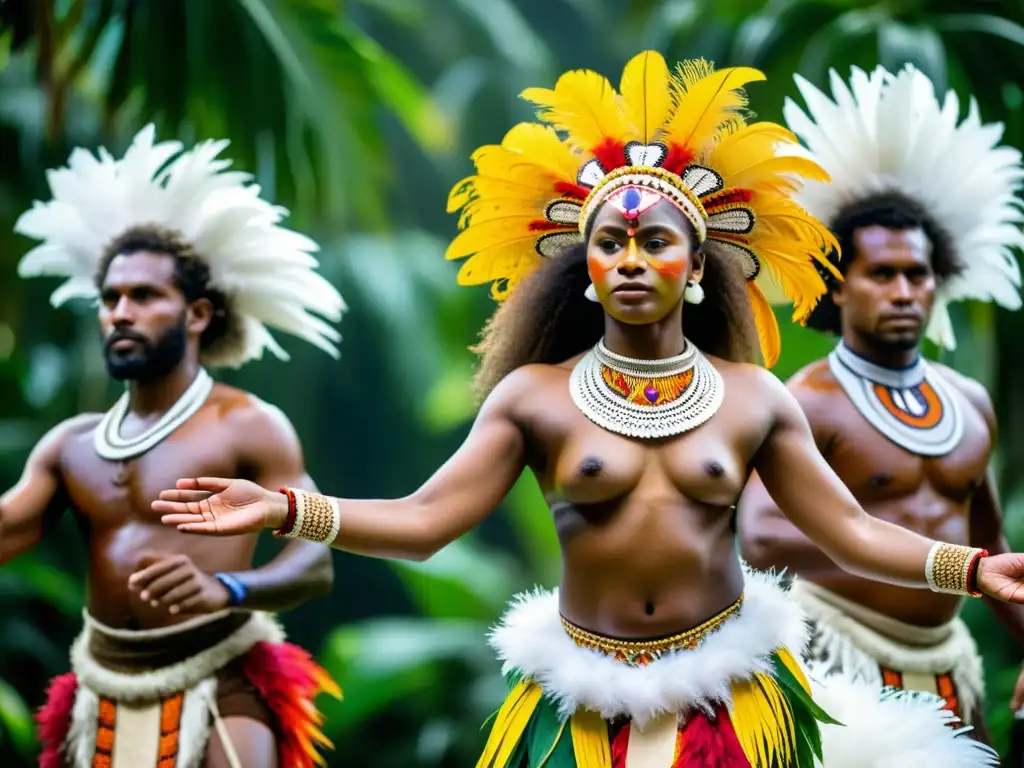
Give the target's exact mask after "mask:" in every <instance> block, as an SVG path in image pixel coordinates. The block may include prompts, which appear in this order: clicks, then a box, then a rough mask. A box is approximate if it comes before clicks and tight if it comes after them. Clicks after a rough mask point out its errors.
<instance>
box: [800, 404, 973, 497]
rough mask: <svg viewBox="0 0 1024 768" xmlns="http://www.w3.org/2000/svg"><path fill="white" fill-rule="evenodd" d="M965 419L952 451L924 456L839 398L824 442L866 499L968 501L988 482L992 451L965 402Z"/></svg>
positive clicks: (842, 475)
mask: <svg viewBox="0 0 1024 768" xmlns="http://www.w3.org/2000/svg"><path fill="white" fill-rule="evenodd" d="M963 418H964V432H963V436H962V438H961V439H960V441H959V442H958V443H957V444H956V446H955V447H954V448H953V449H952V450H951V451H949V452H948V453H946V454H945V455H942V456H933V457H926V456H919V455H916V454H914V453H912V452H910V451H909V450H907V449H906V448H903V447H902V446H900V445H897V444H896V443H894V442H892V441H891V440H889V439H888V438H887V437H885V436H884V435H882V434H881V433H880V432H879V431H878V430H877V429H875V428H874V427H872V426H871V425H870V424H869V423H868V422H867V421H866V420H865V419H864V417H863V416H861V414H860V413H859V412H858V411H857V409H856V408H855V407H854V406H853V404H852V403H850V402H849V400H846V399H845V398H839V397H837V398H836V404H835V408H834V409H833V410H832V411H831V415H830V418H829V423H827V424H825V425H823V428H821V429H820V433H819V438H820V439H819V443H820V444H822V448H823V453H824V454H825V458H826V459H828V461H829V464H831V465H832V467H833V469H835V470H836V472H837V474H838V475H839V476H840V478H841V479H842V480H843V482H844V483H845V484H846V485H847V487H849V488H850V490H851V491H853V493H854V494H855V495H856V496H857V497H858V499H861V500H862V501H863V502H865V503H868V502H870V501H886V500H891V499H896V498H900V497H905V496H913V495H915V494H927V495H933V496H936V497H940V498H946V499H948V500H950V501H952V502H956V503H963V502H966V501H967V500H969V499H970V497H971V495H972V494H973V492H974V491H975V490H976V489H977V488H978V486H979V485H980V484H981V483H982V481H983V480H984V477H985V472H986V470H987V467H988V463H989V459H990V457H991V453H992V441H991V436H990V434H989V430H988V426H987V425H986V423H985V421H984V419H983V418H982V417H981V415H980V414H979V413H978V412H977V411H976V410H975V409H974V408H972V407H970V406H969V405H967V404H964V406H963ZM817 426H818V425H816V427H817ZM815 431H816V432H819V429H818V428H816V430H815Z"/></svg>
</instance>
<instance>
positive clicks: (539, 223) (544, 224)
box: [528, 219, 574, 232]
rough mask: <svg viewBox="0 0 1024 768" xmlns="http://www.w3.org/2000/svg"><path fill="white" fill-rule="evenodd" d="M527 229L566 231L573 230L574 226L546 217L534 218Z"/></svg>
mask: <svg viewBox="0 0 1024 768" xmlns="http://www.w3.org/2000/svg"><path fill="white" fill-rule="evenodd" d="M528 229H529V230H530V231H531V232H550V231H551V230H553V229H563V230H566V231H567V232H572V231H574V228H573V227H571V226H567V225H565V224H559V223H557V222H554V221H548V220H547V219H534V220H533V221H531V222H530V225H529V227H528Z"/></svg>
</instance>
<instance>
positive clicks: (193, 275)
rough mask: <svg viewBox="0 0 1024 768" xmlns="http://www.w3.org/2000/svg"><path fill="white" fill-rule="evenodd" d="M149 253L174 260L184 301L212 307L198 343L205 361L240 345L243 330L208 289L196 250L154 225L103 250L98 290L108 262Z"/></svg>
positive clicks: (228, 307) (219, 295)
mask: <svg viewBox="0 0 1024 768" xmlns="http://www.w3.org/2000/svg"><path fill="white" fill-rule="evenodd" d="M143 251H148V252H150V253H159V254H164V255H167V256H170V257H171V258H173V259H174V286H175V287H176V288H177V289H178V290H179V291H181V293H182V295H183V296H184V297H185V301H187V302H189V303H192V302H193V301H197V300H199V299H207V300H208V301H209V302H210V303H211V304H212V305H213V317H212V319H211V320H210V324H209V325H208V326H207V327H206V330H205V331H203V335H202V336H201V337H200V339H199V349H200V352H201V354H202V355H203V356H204V357H207V356H209V357H217V356H219V355H220V354H222V352H221V351H222V350H224V349H225V348H233V347H235V346H236V345H239V344H241V342H242V335H243V328H242V326H241V323H240V322H238V319H237V317H236V315H235V314H234V313H233V312H232V311H231V303H230V301H229V300H228V297H227V295H226V294H225V293H224V292H223V291H220V290H218V289H216V288H214V287H213V286H211V285H210V268H209V266H207V264H206V262H205V261H203V259H202V258H200V256H199V255H198V254H197V253H196V251H195V249H194V248H193V247H192V245H191V244H190V243H188V242H187V241H186V240H185V239H184V238H183V237H182V236H181V235H180V234H178V233H177V232H174V231H173V230H170V229H166V228H163V227H159V226H156V225H144V226H139V227H132V228H131V229H129V230H127V231H126V232H124V233H123V234H121V235H119V236H118V237H116V238H115V239H114V240H113V241H111V242H110V243H109V244H108V245H107V247H106V249H104V252H103V257H102V258H101V259H100V265H99V269H98V271H97V273H96V285H97V286H98V287H100V288H102V286H103V281H104V280H105V279H106V277H107V270H109V269H110V262H112V261H113V260H114V258H115V257H117V256H131V255H132V254H135V253H141V252H143Z"/></svg>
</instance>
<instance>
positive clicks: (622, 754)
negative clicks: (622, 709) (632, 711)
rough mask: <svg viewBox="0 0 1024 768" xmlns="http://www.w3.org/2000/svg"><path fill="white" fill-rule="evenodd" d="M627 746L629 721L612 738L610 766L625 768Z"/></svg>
mask: <svg viewBox="0 0 1024 768" xmlns="http://www.w3.org/2000/svg"><path fill="white" fill-rule="evenodd" d="M628 747H629V723H626V724H625V725H624V726H622V727H621V728H620V729H619V732H618V733H617V734H615V738H614V739H612V747H611V751H612V768H626V749H627V748H628Z"/></svg>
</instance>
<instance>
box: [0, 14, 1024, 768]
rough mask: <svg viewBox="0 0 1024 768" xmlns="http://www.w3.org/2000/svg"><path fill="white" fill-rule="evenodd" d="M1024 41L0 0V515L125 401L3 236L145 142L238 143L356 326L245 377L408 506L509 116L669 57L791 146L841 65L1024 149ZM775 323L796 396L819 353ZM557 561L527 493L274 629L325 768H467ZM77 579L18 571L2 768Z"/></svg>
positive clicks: (62, 532)
mask: <svg viewBox="0 0 1024 768" xmlns="http://www.w3.org/2000/svg"><path fill="white" fill-rule="evenodd" d="M1022 24H1024V8H1022V6H1021V5H1020V3H1019V2H1018V1H1017V0H987V1H986V2H983V3H981V2H967V0H961V1H960V2H956V1H955V0H942V1H936V0H932V1H930V0H902V1H899V2H860V1H859V0H767V2H766V1H764V0H716V2H714V3H711V2H701V0H548V1H547V2H536V1H535V0H529V1H528V2H515V1H514V0H349V2H347V3H337V2H334V0H218V1H217V2H210V0H179V2H173V3H172V2H150V1H149V0H0V275H2V277H0V402H2V403H4V406H3V407H4V410H3V411H2V413H0V417H2V419H3V420H2V421H0V487H4V488H6V487H8V486H10V485H11V484H12V483H13V482H14V481H15V480H16V478H17V476H18V473H19V472H20V468H21V465H22V463H23V462H24V459H25V457H26V455H27V453H28V451H29V450H30V448H31V446H32V445H33V444H34V442H35V441H36V440H37V439H38V438H39V437H40V435H41V434H42V433H43V432H44V431H45V430H46V429H47V428H48V427H49V426H50V425H52V424H54V423H56V422H58V421H59V420H60V419H62V418H65V417H67V416H68V415H70V414H72V413H75V412H79V411H83V410H96V409H101V408H105V407H106V406H107V405H108V404H109V403H110V402H111V400H112V398H113V396H114V394H115V393H114V391H113V389H112V388H111V387H110V385H109V384H108V383H107V381H106V378H105V375H104V371H103V370H102V367H101V366H100V365H99V363H100V361H99V360H98V355H97V354H96V346H95V331H94V322H93V320H92V318H91V317H90V316H89V314H88V311H84V312H81V313H75V312H71V311H67V310H61V311H59V312H55V311H52V310H51V309H50V308H49V307H48V305H47V295H48V293H49V291H50V290H51V289H52V285H50V284H48V283H47V282H46V281H35V282H33V283H27V284H26V283H23V282H22V281H20V280H18V279H17V278H16V263H17V259H18V258H19V257H20V255H21V254H23V253H24V252H25V251H26V249H27V246H28V243H27V242H26V241H25V240H24V239H22V238H19V237H17V236H15V235H13V234H12V233H11V229H12V226H13V223H14V220H15V219H16V217H17V215H18V214H19V213H20V212H21V211H22V210H24V209H25V208H26V207H28V205H29V204H30V203H31V200H32V199H33V198H35V197H38V196H42V195H43V194H45V186H44V182H45V178H44V173H43V172H44V170H45V169H46V168H47V167H50V166H53V165H56V164H60V163H62V162H63V161H64V160H65V159H66V157H67V154H68V152H69V151H70V149H71V147H73V146H78V145H81V146H87V147H95V146H98V145H99V144H106V145H107V146H109V147H111V149H113V150H120V149H122V148H123V147H124V146H125V144H126V142H127V141H128V140H129V138H130V136H131V135H132V134H133V133H134V132H135V130H137V129H138V128H139V127H141V125H143V124H144V123H146V122H149V121H153V122H155V123H156V124H157V128H158V131H159V133H160V134H161V135H163V136H170V135H176V136H179V137H181V138H182V139H185V140H189V139H192V138H195V137H206V136H218V137H219V136H227V137H230V138H231V140H232V146H231V149H230V150H229V153H230V155H231V156H233V157H235V158H236V159H237V163H238V165H240V166H242V167H244V168H246V169H251V170H253V171H254V172H255V173H256V175H257V178H258V180H259V182H260V183H261V184H262V186H263V187H264V189H265V190H266V191H267V193H268V194H269V195H271V196H272V197H274V198H275V199H276V200H279V201H280V202H282V203H283V204H285V205H287V206H288V207H289V208H291V209H292V210H293V211H294V219H293V223H294V225H295V226H297V227H299V228H301V229H304V230H306V231H309V232H311V234H313V236H314V237H317V238H318V239H319V241H320V242H321V243H322V244H323V263H324V270H325V272H326V273H327V274H328V276H329V277H330V278H331V279H332V280H333V281H335V282H336V284H338V285H339V286H340V287H341V290H342V292H343V294H344V295H345V297H346V299H347V301H348V303H349V305H350V307H351V310H350V313H349V315H348V316H347V318H346V320H345V321H344V322H343V325H342V330H343V333H344V334H345V340H344V342H343V353H344V357H343V360H342V363H341V364H335V363H333V362H332V361H330V360H329V359H327V358H324V357H323V356H322V355H319V354H318V353H316V352H315V351H312V350H307V349H303V348H301V346H300V345H299V344H292V345H289V348H290V349H291V350H292V351H293V354H294V359H293V362H292V363H290V365H289V367H287V368H284V367H283V366H281V365H280V364H277V363H276V362H266V363H257V364H254V365H252V366H250V367H248V368H247V369H246V370H244V371H243V372H241V373H237V374H232V375H231V376H230V379H231V380H232V381H233V382H235V383H239V384H241V385H243V386H245V387H247V388H250V389H252V390H254V391H256V392H258V393H260V394H261V395H262V396H264V397H266V398H267V399H269V400H271V401H273V402H275V403H277V404H279V405H280V406H281V407H282V408H283V409H284V410H285V411H286V412H287V413H288V414H289V415H290V416H291V418H292V419H293V421H294V422H295V424H296V426H297V428H298V430H299V432H300V434H301V435H302V437H303V441H304V445H305V448H306V453H307V461H308V463H309V465H310V469H311V471H312V474H313V475H314V477H316V478H317V480H318V483H319V484H320V486H321V487H322V488H324V489H325V490H327V491H333V492H335V493H339V494H344V495H350V496H398V495H402V494H404V493H407V492H409V491H410V490H412V489H413V488H415V487H416V485H418V484H419V483H420V482H422V481H423V480H424V479H425V478H426V477H427V476H428V475H429V473H430V472H431V471H432V470H433V469H434V468H435V467H436V466H437V465H438V464H439V463H440V462H441V461H442V460H443V459H444V458H445V457H446V456H447V455H448V454H449V453H450V452H451V451H452V450H453V449H454V448H455V446H456V445H457V444H458V442H459V441H460V440H461V438H462V436H463V435H464V433H465V430H466V428H467V422H468V419H469V418H471V416H472V413H473V411H474V408H475V403H474V402H473V400H472V398H471V397H470V395H469V391H468V387H467V386H466V385H467V381H468V377H469V373H470V370H471V365H472V359H471V356H470V354H469V352H468V351H467V349H466V347H467V345H468V344H469V343H471V341H472V340H473V337H474V334H475V332H476V329H478V328H480V327H481V325H482V322H483V320H484V318H485V317H486V315H487V313H488V312H489V311H490V309H491V305H490V301H489V299H487V298H486V292H485V291H479V292H474V291H467V290H463V289H457V288H455V286H454V267H453V266H452V265H450V264H447V263H445V261H444V259H443V257H442V254H443V250H444V244H445V242H446V238H449V237H451V235H452V232H453V229H454V222H453V221H452V220H451V219H450V217H448V216H447V215H446V214H445V211H444V199H445V197H446V195H447V192H448V188H449V187H450V186H451V184H452V183H453V182H454V181H455V180H457V179H459V178H461V177H462V176H464V175H465V174H466V173H467V171H468V170H469V168H470V164H469V160H468V156H469V153H470V151H471V150H472V149H473V148H475V147H476V146H478V145H480V144H484V143H489V142H494V141H496V140H498V139H499V138H500V137H501V135H502V134H503V132H504V131H505V130H506V129H507V128H508V127H509V126H510V125H512V124H513V123H514V122H515V121H517V120H520V119H523V118H525V117H527V116H528V114H529V113H528V109H527V106H526V105H525V104H523V103H522V102H520V101H519V100H518V99H516V94H518V92H519V91H520V90H522V89H523V88H524V87H526V86H529V85H545V84H550V83H551V82H552V81H553V79H554V77H556V76H557V74H558V73H559V72H561V71H562V70H564V69H567V68H570V67H590V68H594V69H598V70H601V71H603V72H606V73H608V74H609V75H610V76H613V75H614V74H615V73H617V72H618V71H620V70H621V67H622V65H623V64H624V63H625V61H626V60H627V59H628V58H629V56H631V55H632V54H634V53H635V52H636V51H637V50H638V49H640V48H643V47H654V48H658V49H660V50H662V51H663V52H664V53H666V55H667V56H668V57H669V58H683V57H691V56H705V57H707V58H709V59H712V60H715V61H716V62H717V63H718V64H720V65H725V64H739V63H743V64H751V65H754V66H757V67H760V68H762V69H764V70H765V71H766V73H767V74H768V81H767V82H766V83H762V84H758V85H757V86H755V87H754V88H752V90H751V97H752V101H753V103H752V106H753V107H754V109H756V110H757V111H758V112H759V113H760V114H761V115H762V116H764V117H767V118H774V119H778V118H779V117H780V116H781V107H782V104H783V101H784V98H785V97H786V96H792V95H795V88H794V86H793V82H792V78H791V74H792V73H793V72H795V71H799V72H800V73H802V74H803V75H804V76H805V77H807V78H808V79H810V80H811V81H812V82H814V83H816V84H819V85H822V84H824V83H825V82H826V80H827V72H828V69H829V68H830V67H834V68H836V69H837V70H838V71H839V72H840V73H842V74H845V73H846V72H847V71H848V68H849V67H850V66H851V65H858V66H861V67H873V66H874V65H875V64H877V63H882V64H884V65H886V66H888V67H890V68H897V67H899V66H901V65H902V64H903V63H904V62H908V61H910V62H914V63H915V64H917V65H918V66H919V67H921V68H922V69H924V70H925V71H926V72H928V73H929V74H930V75H932V76H933V77H934V78H935V79H936V80H937V82H938V83H939V84H940V87H945V86H946V85H948V86H950V87H954V88H956V89H957V90H958V91H959V92H960V93H961V94H962V95H965V94H967V93H973V94H974V95H975V96H976V97H977V99H978V102H979V105H980V108H981V112H982V114H983V115H984V116H986V118H988V119H1001V120H1003V121H1004V122H1005V123H1006V137H1007V140H1008V141H1010V142H1012V143H1014V144H1016V145H1017V146H1021V147H1024V113H1022V110H1024V94H1022V91H1021V87H1020V86H1019V85H1018V83H1021V82H1024V63H1022V62H1024V57H1021V55H1020V54H1021V51H1022V49H1021V47H1020V46H1021V45H1024V26H1022ZM1018 315H1019V313H1018ZM782 319H783V320H784V319H785V318H782ZM955 320H956V321H957V324H958V326H959V327H958V331H957V334H958V337H959V338H960V339H961V340H962V341H961V344H960V347H959V349H958V350H957V352H956V354H955V355H953V356H952V360H951V361H952V363H953V364H954V365H956V366H957V367H958V368H960V369H961V370H965V371H969V372H970V373H972V374H973V375H975V376H977V377H978V378H980V379H982V380H983V381H984V382H985V383H987V384H989V385H990V387H991V389H992V391H993V394H994V397H995V399H996V406H997V410H998V412H999V414H1000V424H1001V425H1002V426H1003V435H1004V437H1003V439H1002V440H1001V442H1000V446H999V457H998V458H999V464H1000V467H1001V471H1000V482H1001V486H1002V489H1003V492H1004V496H1005V497H1006V498H1007V499H1008V503H1007V521H1008V528H1009V531H1010V538H1011V540H1012V541H1013V542H1015V543H1016V544H1017V546H1018V547H1019V546H1024V530H1021V526H1022V525H1024V514H1022V512H1024V510H1022V509H1021V507H1022V505H1024V495H1022V494H1024V488H1022V487H1021V484H1020V480H1019V475H1020V473H1019V471H1015V469H1016V468H1019V467H1020V466H1021V465H1022V462H1024V444H1020V443H1019V442H1017V441H1013V440H1011V439H1008V437H1007V436H1009V435H1012V434H1014V433H1015V432H1017V433H1019V432H1020V431H1021V429H1022V428H1024V396H1022V395H1024V388H1022V386H1021V385H1020V383H1019V377H1017V376H1016V375H1015V374H1016V370H1015V367H1014V366H1015V356H1014V354H1013V349H1014V348H1015V345H1014V342H1013V339H1015V338H1019V336H1020V334H1021V332H1022V331H1024V315H1019V316H1012V315H1007V314H1006V313H1002V314H996V313H994V312H992V311H991V310H990V309H988V308H984V307H980V308H979V307H967V308H963V309H962V310H960V311H959V312H958V315H957V317H956V318H955ZM782 325H783V327H784V328H785V336H784V338H783V358H782V360H781V361H780V364H779V365H778V366H777V368H776V373H778V374H779V375H780V376H782V377H786V376H788V375H789V374H790V373H791V372H793V371H794V370H795V369H796V368H798V367H799V366H801V365H803V364H804V363H805V362H806V361H807V360H809V359H811V358H812V357H813V356H817V355H820V354H822V353H823V352H824V351H825V350H826V349H828V347H829V344H830V342H829V341H828V340H827V339H823V338H821V337H819V336H817V335H815V334H813V333H811V332H809V331H802V330H800V329H793V328H786V325H787V324H786V323H785V322H783V323H782ZM293 382H302V384H301V386H299V387H297V386H295V385H294V383H293ZM553 535H554V534H553V531H552V529H551V525H550V521H549V518H548V517H547V511H546V509H545V507H544V504H543V501H542V499H541V498H540V495H539V492H538V490H537V488H536V485H535V483H534V482H533V481H532V479H531V478H528V477H524V478H523V480H522V481H521V482H520V484H519V485H518V486H517V488H516V491H515V492H514V493H513V495H512V496H511V497H510V499H509V500H508V502H507V503H506V504H505V505H504V507H503V509H502V510H501V511H500V512H499V513H498V514H497V515H495V516H493V517H492V519H490V520H489V521H487V523H485V524H484V525H483V526H482V527H481V528H480V530H479V531H477V532H476V533H474V534H473V535H472V536H471V537H467V538H465V539H463V540H461V541H459V542H458V543H456V544H454V545H452V546H451V547H449V548H447V549H446V550H445V551H443V552H442V553H441V554H439V555H438V556H437V557H435V558H433V559H431V560H430V561H428V562H427V563H423V564H405V563H396V564H389V565H388V566H387V567H384V566H383V565H382V564H381V563H379V562H375V561H370V560H365V559H361V558H354V557H346V556H341V555H338V556H337V557H336V565H337V570H338V574H337V578H336V587H335V590H334V593H333V594H332V595H331V596H329V597H327V598H323V599H322V600H320V601H314V602H313V603H311V604H309V605H307V606H305V607H303V608H302V609H300V610H298V611H295V612H293V613H292V614H289V615H288V616H287V617H285V621H286V624H287V626H288V628H289V630H290V632H291V634H292V637H293V638H294V639H296V640H297V641H299V642H301V643H303V644H305V645H307V647H310V648H313V649H315V650H318V651H319V653H320V656H321V658H322V659H323V661H324V663H325V664H327V665H328V667H329V668H330V669H331V670H332V671H333V672H334V673H335V674H336V676H337V677H338V679H339V680H340V681H341V683H342V685H343V687H344V688H345V690H346V699H345V702H344V703H343V704H341V705H337V706H334V705H333V704H332V705H331V709H330V711H329V716H330V717H329V721H328V729H329V732H330V735H331V736H332V738H334V739H335V741H336V743H337V744H338V751H337V755H336V757H334V758H332V763H331V764H338V765H373V766H375V768H377V767H379V768H389V767H390V766H410V765H419V766H442V765H467V764H472V761H473V760H474V759H475V754H474V753H475V752H476V750H478V749H479V747H480V745H481V743H482V739H483V735H482V734H481V732H480V730H479V725H480V724H481V723H482V722H483V720H484V719H485V718H486V716H487V715H488V714H489V713H490V711H491V710H492V709H493V708H494V707H495V705H496V704H497V703H498V701H499V700H500V697H501V695H502V692H503V687H502V683H501V680H500V678H499V677H498V674H497V668H496V665H495V664H494V662H493V660H492V658H491V657H490V655H489V653H488V651H487V648H486V645H485V642H484V641H485V633H486V627H487V625H488V624H489V623H490V622H492V621H493V620H494V619H495V618H496V617H497V615H498V614H499V612H500V610H501V606H502V605H503V603H504V602H505V600H507V599H508V597H510V596H511V595H512V594H514V593H515V592H516V591H519V590H522V589H526V588H528V587H530V586H531V585H533V584H534V583H541V584H546V585H551V584H553V583H555V581H556V580H557V576H558V571H559V563H558V554H557V547H556V545H555V542H554V539H553ZM270 552H272V545H269V544H268V552H267V553H262V554H270ZM85 557H86V553H85V552H84V550H83V547H82V545H81V541H80V537H79V533H78V530H77V528H76V526H75V525H74V522H73V521H72V520H71V519H70V518H68V519H64V520H62V521H60V522H59V523H57V522H56V521H55V525H54V527H53V531H52V534H51V535H50V536H49V537H48V538H47V541H46V542H45V544H44V545H43V546H40V547H39V548H37V550H36V551H34V552H33V553H31V554H29V555H26V556H24V557H22V558H19V559H18V560H17V561H16V562H15V563H13V564H12V565H10V566H7V567H5V568H3V569H2V570H0V763H2V764H3V765H11V766H28V765H31V764H32V760H31V755H32V753H33V750H34V742H33V735H32V729H31V724H30V722H29V713H30V711H31V708H32V707H35V706H37V705H38V704H39V703H40V701H41V697H42V694H43V690H44V686H45V681H46V679H47V677H48V676H49V675H51V674H53V673H55V672H58V671H62V670H63V669H65V668H66V648H67V645H68V643H69V642H70V640H71V638H72V637H73V636H74V633H75V632H76V630H77V626H78V623H79V611H80V609H81V605H82V595H83V589H84V585H83V580H82V575H83V573H84V562H85ZM969 619H970V621H971V622H972V626H973V628H974V629H975V631H976V635H977V637H978V639H979V642H980V643H981V644H982V647H983V650H984V652H985V654H986V657H987V659H988V660H989V662H990V663H989V673H990V680H989V682H990V691H991V693H992V723H993V729H994V730H995V731H996V732H997V735H998V734H1000V733H1005V730H1006V727H1007V724H1008V716H1009V713H1008V712H1006V709H1005V701H1006V699H1007V696H1008V691H1009V689H1010V688H1011V687H1012V683H1013V680H1014V679H1015V677H1016V673H1017V664H1019V662H1020V658H1021V654H1020V652H1019V650H1018V649H1017V648H1016V647H1015V646H1014V645H1013V644H1012V643H1010V641H1009V640H1008V639H1007V636H1006V635H1005V633H1003V632H1002V631H1001V630H1000V629H998V628H997V627H996V626H995V625H994V624H993V622H992V620H991V619H990V618H989V617H988V615H987V614H985V612H984V611H983V610H981V607H980V606H971V611H970V613H969Z"/></svg>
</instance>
